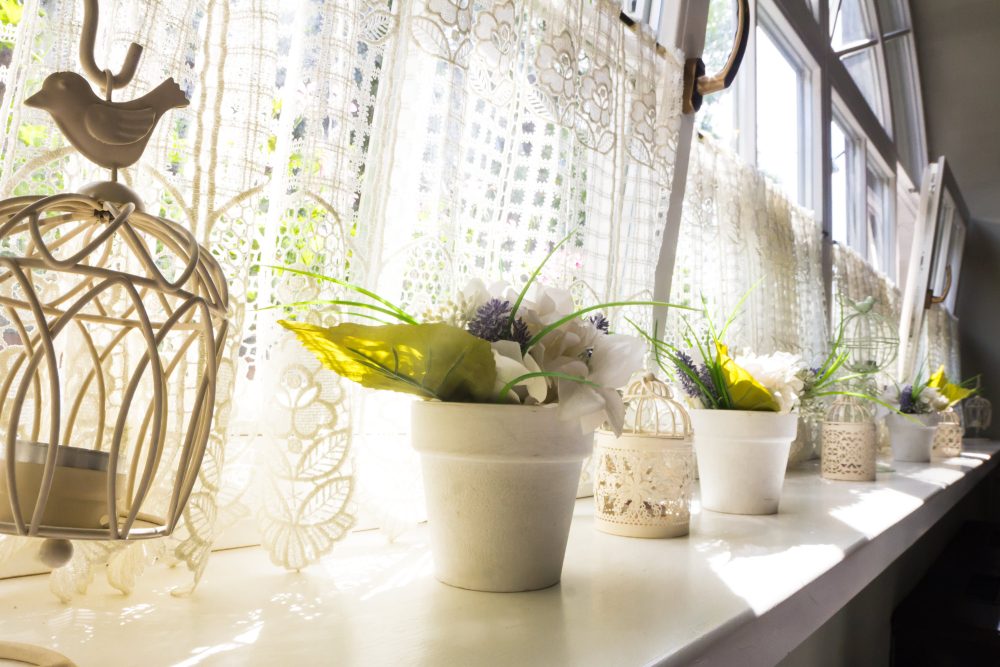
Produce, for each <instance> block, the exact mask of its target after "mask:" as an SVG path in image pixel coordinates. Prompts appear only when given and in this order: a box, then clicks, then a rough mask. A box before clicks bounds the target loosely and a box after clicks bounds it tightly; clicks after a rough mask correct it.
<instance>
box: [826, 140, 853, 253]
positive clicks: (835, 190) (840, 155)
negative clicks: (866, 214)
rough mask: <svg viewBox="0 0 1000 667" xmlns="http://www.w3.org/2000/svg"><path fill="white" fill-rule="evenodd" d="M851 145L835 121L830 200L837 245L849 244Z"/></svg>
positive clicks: (833, 231)
mask: <svg viewBox="0 0 1000 667" xmlns="http://www.w3.org/2000/svg"><path fill="white" fill-rule="evenodd" d="M849 148H850V144H849V142H848V139H847V133H846V132H844V128H843V127H841V126H840V123H838V122H837V121H833V122H832V123H831V124H830V161H831V171H832V172H833V173H832V175H831V182H830V199H831V203H832V205H833V210H832V213H833V216H832V218H831V221H830V222H831V223H832V234H833V240H834V241H836V242H837V243H842V244H845V245H846V244H847V243H848V239H847V227H848V215H849V211H850V202H849V200H848V183H849V182H850V175H849V172H848V157H849V156H848V150H849Z"/></svg>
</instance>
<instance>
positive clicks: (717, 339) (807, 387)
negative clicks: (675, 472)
mask: <svg viewBox="0 0 1000 667" xmlns="http://www.w3.org/2000/svg"><path fill="white" fill-rule="evenodd" d="M753 289H754V288H751V289H750V290H749V291H748V292H747V293H746V294H744V295H743V297H742V298H741V299H740V302H739V303H738V304H737V306H736V308H735V309H734V310H733V312H732V313H731V314H730V315H729V317H728V318H727V320H726V322H725V324H724V326H723V327H722V329H721V330H718V332H717V330H716V328H715V326H714V324H713V322H712V319H711V316H710V315H709V313H708V309H707V307H706V306H704V305H703V308H702V311H701V314H702V317H703V319H704V321H705V323H706V332H704V333H701V334H697V333H696V332H695V329H694V328H693V327H692V326H691V324H690V323H689V322H687V320H685V325H686V326H687V330H688V336H686V338H685V344H686V346H687V349H681V348H678V347H675V346H673V345H671V344H669V343H667V342H665V341H662V340H658V339H656V338H655V337H653V336H645V337H646V338H647V340H648V341H649V342H650V343H651V344H652V345H653V348H654V350H655V352H656V354H657V359H658V361H659V362H660V364H659V365H660V368H661V369H662V370H663V371H664V372H665V373H666V374H667V375H668V376H670V377H675V376H676V377H677V378H678V379H679V382H680V385H681V388H682V389H683V390H684V393H685V394H686V395H687V397H688V399H689V400H690V401H691V403H692V404H693V406H694V407H696V408H706V409H716V410H754V411H769V412H777V413H779V414H787V413H789V412H791V411H792V410H794V409H796V408H798V407H805V406H811V405H819V404H820V402H821V400H822V399H823V398H825V397H829V396H853V397H855V398H860V399H863V400H866V401H871V402H874V403H878V404H881V405H883V406H885V407H890V406H888V405H887V404H885V403H884V402H883V401H882V400H881V399H879V398H878V397H876V396H875V395H874V392H872V391H869V390H868V388H867V387H866V383H865V382H864V380H865V379H867V378H870V377H871V375H873V374H874V373H875V372H877V371H878V369H877V368H873V369H871V370H866V371H864V372H855V373H846V374H845V373H844V368H845V365H846V364H847V362H848V360H849V358H850V356H851V350H850V349H848V346H847V345H845V343H844V321H843V320H842V321H841V323H840V325H839V326H838V335H837V338H836V339H835V340H834V341H833V344H832V345H831V349H830V352H829V354H828V355H827V356H826V358H825V359H824V360H823V362H822V363H821V364H820V365H819V366H816V367H807V366H806V365H805V363H804V362H803V361H802V359H801V358H800V357H799V356H798V355H796V354H791V353H789V352H782V351H778V352H774V353H772V354H767V355H759V354H755V353H753V352H752V351H750V350H744V351H743V352H742V353H741V354H735V355H733V354H730V352H729V346H728V345H726V343H725V342H723V337H724V336H725V334H726V332H727V331H728V329H729V327H730V326H731V324H732V323H733V322H734V321H735V319H736V317H737V316H738V313H739V311H740V309H741V307H742V304H743V302H744V301H745V300H746V298H747V297H748V296H749V294H750V292H752V291H753ZM702 301H703V304H704V299H703V300H702ZM664 360H665V363H664Z"/></svg>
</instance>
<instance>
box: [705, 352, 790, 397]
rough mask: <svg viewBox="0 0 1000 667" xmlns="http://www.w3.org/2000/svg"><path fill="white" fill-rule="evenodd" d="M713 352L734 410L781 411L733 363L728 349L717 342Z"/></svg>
mask: <svg viewBox="0 0 1000 667" xmlns="http://www.w3.org/2000/svg"><path fill="white" fill-rule="evenodd" d="M715 350H716V354H717V355H718V362H719V368H721V369H722V379H723V381H724V382H725V383H726V390H727V391H728V392H729V398H730V399H731V403H732V406H733V409H734V410H762V411H768V412H777V411H778V410H780V409H781V406H779V405H778V401H776V400H775V398H774V396H772V395H771V392H769V391H768V390H767V389H766V388H765V387H764V385H762V384H761V383H760V382H758V381H757V380H756V379H755V378H754V377H753V376H752V375H750V373H748V372H747V371H746V370H745V369H743V368H742V367H741V366H739V365H738V364H737V363H736V362H735V361H733V358H732V357H730V356H729V348H727V347H726V346H725V345H723V344H722V343H718V342H717V343H716V344H715Z"/></svg>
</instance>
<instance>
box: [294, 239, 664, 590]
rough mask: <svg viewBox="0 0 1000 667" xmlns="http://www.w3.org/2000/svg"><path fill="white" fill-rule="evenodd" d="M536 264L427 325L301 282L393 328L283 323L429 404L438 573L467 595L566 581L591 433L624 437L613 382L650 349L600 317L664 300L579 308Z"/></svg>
mask: <svg viewBox="0 0 1000 667" xmlns="http://www.w3.org/2000/svg"><path fill="white" fill-rule="evenodd" d="M567 238H568V237H567ZM565 241H566V239H563V242H565ZM559 245H561V243H560V244H558V245H557V246H556V248H554V249H553V251H552V253H550V254H549V257H551V256H552V254H553V253H554V252H555V250H556V249H558V247H559ZM547 260H548V258H546V261H547ZM543 265H544V262H543ZM541 268H542V267H541V266H539V268H538V269H537V270H536V271H535V272H534V274H533V275H532V276H531V277H530V279H529V280H528V281H527V282H526V284H525V285H524V286H523V288H522V289H521V290H520V291H514V290H513V289H511V288H510V287H509V286H508V285H506V284H495V285H493V286H491V287H489V288H487V287H486V286H485V285H484V284H483V283H482V282H481V281H478V280H475V281H473V282H471V283H470V284H469V286H468V287H467V288H466V289H465V290H463V292H462V293H461V294H460V295H458V297H457V298H456V300H455V303H454V304H452V305H453V307H451V308H446V309H445V310H447V311H449V312H450V313H451V315H450V316H448V317H446V318H441V319H440V320H439V321H426V322H419V321H417V320H416V319H415V318H414V317H413V316H411V315H409V314H408V313H406V312H404V311H403V309H401V308H399V307H398V306H396V305H394V304H393V303H391V302H389V301H388V300H386V299H384V298H382V297H379V296H377V295H375V294H373V293H372V292H369V291H367V290H364V289H363V288H360V287H357V286H354V285H350V284H349V283H345V282H343V281H338V280H335V279H331V278H324V277H322V276H316V275H315V274H306V275H311V276H313V277H316V278H320V279H323V280H330V281H332V282H334V283H336V284H337V285H339V286H341V287H342V288H344V289H347V290H350V291H353V292H355V293H359V294H360V295H362V296H363V297H365V299H364V300H363V301H362V300H350V299H340V300H333V301H331V302H330V303H331V305H334V306H337V307H340V308H351V309H354V310H352V311H351V312H352V313H353V314H354V315H355V316H357V315H359V314H361V315H363V316H365V317H369V318H378V319H380V320H384V319H392V320H395V321H396V322H395V323H383V322H379V323H378V324H375V325H364V324H356V323H353V322H345V323H343V324H338V325H336V326H333V327H319V326H315V325H312V324H308V323H305V322H290V321H282V322H281V324H282V325H283V326H284V327H286V328H287V329H289V330H291V331H293V332H294V333H295V335H296V336H297V337H298V339H299V340H300V341H301V342H302V344H303V345H304V346H305V347H306V348H308V349H309V350H310V351H312V352H313V353H314V354H315V355H316V356H317V358H319V360H320V361H321V362H322V363H323V364H324V365H325V366H326V367H327V368H329V369H331V370H333V371H334V372H336V373H337V374H339V375H341V376H342V377H345V378H347V379H349V380H353V381H355V382H358V383H359V384H361V385H363V386H365V387H370V388H374V389H386V390H392V391H399V392H405V393H409V394H413V395H415V396H417V397H419V398H420V399H423V400H420V401H415V402H414V403H413V408H412V421H411V425H412V442H413V446H414V448H415V449H417V451H418V452H419V453H420V454H421V462H422V468H423V475H424V486H425V491H426V498H427V515H428V523H429V527H430V534H431V548H432V552H433V556H434V562H435V574H436V576H437V578H438V579H439V580H440V581H442V582H444V583H447V584H451V585H453V586H457V587H460V588H467V589H473V590H481V591H525V590H534V589H539V588H545V587H548V586H551V585H553V584H555V583H557V582H558V581H559V579H560V575H561V571H562V563H563V556H564V553H565V549H566V541H567V538H568V535H569V527H570V520H571V519H572V514H573V506H574V501H575V499H576V490H577V482H578V480H579V478H580V470H581V465H582V462H583V460H584V459H585V458H586V457H587V456H588V455H590V454H591V452H592V450H593V437H594V430H595V429H596V428H597V427H598V426H600V425H601V424H602V423H607V424H609V425H610V426H611V428H612V429H614V430H615V431H616V432H618V433H620V432H621V428H622V422H623V419H624V412H625V408H624V405H623V403H622V399H621V395H620V394H619V392H618V387H620V386H623V385H624V384H625V383H626V382H627V381H628V379H629V377H630V376H631V375H632V373H633V372H634V371H636V370H639V369H641V367H642V365H643V360H644V357H645V346H644V344H643V343H642V341H641V340H639V339H637V338H635V337H632V336H625V335H620V334H615V333H613V332H611V331H610V330H609V324H608V320H607V319H605V317H604V316H603V315H602V314H601V313H600V311H602V310H605V309H607V308H611V307H615V306H626V305H640V306H652V305H660V306H667V305H669V304H663V303H658V302H646V301H623V302H614V303H606V304H600V305H595V306H591V307H588V308H583V309H577V308H576V306H575V305H574V302H573V299H572V297H571V295H570V294H569V292H567V291H565V290H561V289H553V288H546V287H543V286H541V285H540V284H537V282H536V281H537V277H538V274H539V271H540V270H541ZM299 273H303V272H299ZM359 307H361V308H363V309H364V312H363V313H359V312H358V310H357V309H358V308H359Z"/></svg>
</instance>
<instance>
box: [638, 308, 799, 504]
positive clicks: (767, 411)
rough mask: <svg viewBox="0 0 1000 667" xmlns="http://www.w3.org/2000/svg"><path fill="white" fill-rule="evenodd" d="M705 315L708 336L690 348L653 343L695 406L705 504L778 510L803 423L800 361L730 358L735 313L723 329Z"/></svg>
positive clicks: (697, 453) (694, 337)
mask: <svg viewBox="0 0 1000 667" xmlns="http://www.w3.org/2000/svg"><path fill="white" fill-rule="evenodd" d="M734 315H735V313H734ZM705 319H706V322H707V323H708V333H707V334H704V335H702V334H693V335H692V336H691V337H690V338H689V339H688V340H687V341H686V348H685V349H682V348H680V347H677V346H673V345H671V344H668V343H665V342H663V341H653V342H654V345H655V348H656V351H657V353H658V358H659V359H660V361H661V366H663V367H664V370H673V372H674V374H675V375H676V376H677V377H678V378H679V381H680V384H681V386H682V388H683V389H684V392H685V394H686V395H687V397H688V400H689V402H690V404H691V405H692V408H693V409H692V410H691V422H692V424H693V426H694V448H695V456H696V458H697V460H698V473H699V476H700V485H701V505H702V507H703V508H705V509H708V510H712V511H716V512H725V513H728V514H774V513H776V512H777V511H778V502H779V500H780V498H781V487H782V485H783V483H784V478H785V468H786V465H787V462H788V452H789V448H790V447H791V444H792V440H794V439H795V434H796V431H797V428H798V415H797V414H796V412H795V408H796V407H797V405H798V402H799V393H800V392H801V391H802V388H803V379H802V377H801V373H802V372H803V365H802V363H801V360H800V359H799V357H797V356H796V355H793V354H787V353H784V352H777V353H774V354H770V355H756V354H752V353H750V352H746V353H744V354H741V355H735V356H734V355H730V352H729V348H728V347H727V346H726V344H725V343H724V342H723V338H724V336H725V334H726V331H727V330H728V328H729V325H730V324H731V323H732V321H733V319H734V316H730V318H729V320H728V321H727V322H726V325H725V326H724V327H723V328H722V330H721V331H718V332H717V331H716V329H715V328H714V327H713V325H712V323H711V320H710V319H709V318H708V314H707V312H706V313H705ZM692 331H693V330H692ZM664 359H666V360H668V361H669V365H668V364H664V363H663V361H664ZM669 366H673V368H672V369H670V368H669Z"/></svg>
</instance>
